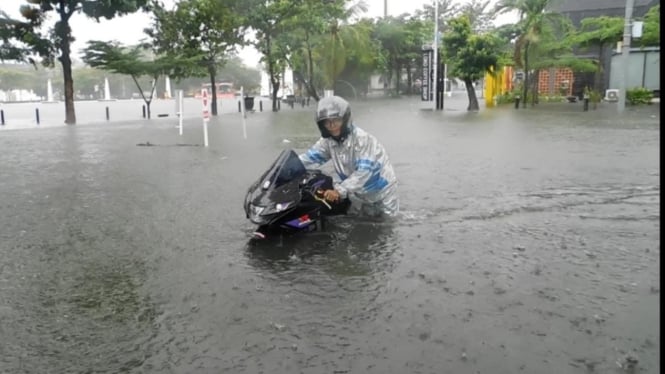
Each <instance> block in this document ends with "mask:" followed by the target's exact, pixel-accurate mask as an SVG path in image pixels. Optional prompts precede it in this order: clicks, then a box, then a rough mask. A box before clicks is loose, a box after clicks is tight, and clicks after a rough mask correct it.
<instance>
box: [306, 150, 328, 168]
mask: <svg viewBox="0 0 665 374" xmlns="http://www.w3.org/2000/svg"><path fill="white" fill-rule="evenodd" d="M306 155H307V158H309V159H310V161H311V162H315V163H317V164H323V163H324V162H326V161H328V160H326V159H325V158H324V157H323V155H322V154H321V153H320V152H318V151H315V150H312V149H310V150H308V151H307V153H306Z"/></svg>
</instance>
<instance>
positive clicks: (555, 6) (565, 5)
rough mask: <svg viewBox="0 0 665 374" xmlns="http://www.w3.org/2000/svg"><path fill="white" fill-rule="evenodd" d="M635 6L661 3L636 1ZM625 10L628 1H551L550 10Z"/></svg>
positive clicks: (566, 11)
mask: <svg viewBox="0 0 665 374" xmlns="http://www.w3.org/2000/svg"><path fill="white" fill-rule="evenodd" d="M634 1H635V4H634V5H633V6H635V7H639V6H648V5H650V4H652V3H653V4H657V3H660V1H654V0H634ZM617 8H620V9H625V8H626V0H551V2H550V9H552V10H553V11H557V12H561V13H568V12H579V11H583V10H602V9H617Z"/></svg>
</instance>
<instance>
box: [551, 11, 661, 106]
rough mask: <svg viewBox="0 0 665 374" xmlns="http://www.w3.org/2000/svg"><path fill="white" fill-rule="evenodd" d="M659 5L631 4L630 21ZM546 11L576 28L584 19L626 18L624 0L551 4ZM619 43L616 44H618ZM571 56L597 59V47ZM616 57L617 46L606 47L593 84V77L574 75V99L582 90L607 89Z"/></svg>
mask: <svg viewBox="0 0 665 374" xmlns="http://www.w3.org/2000/svg"><path fill="white" fill-rule="evenodd" d="M656 5H660V0H634V5H633V19H636V18H638V19H639V18H642V17H644V15H645V14H646V13H647V12H648V11H649V9H651V8H652V7H654V6H656ZM549 9H550V10H551V11H553V12H557V13H561V14H564V15H566V16H568V18H570V20H571V21H572V22H573V25H575V27H576V28H579V27H580V24H581V22H582V20H583V19H585V18H592V17H600V16H609V17H621V18H624V17H625V14H626V0H551V2H550V5H549ZM617 41H619V40H617ZM574 53H575V54H576V55H577V56H579V57H581V58H592V59H597V58H598V55H599V50H598V47H590V48H585V49H581V50H576V51H574ZM614 53H616V44H615V45H609V46H605V49H604V51H603V57H602V66H603V68H602V71H603V74H602V78H601V82H598V84H596V82H595V74H593V73H576V74H575V78H574V84H573V85H574V86H573V95H575V96H580V94H581V92H582V90H583V89H584V87H585V86H589V87H597V88H598V89H600V91H601V92H604V91H605V89H607V88H609V87H608V86H609V81H610V76H609V71H610V68H611V60H612V55H613V54H614Z"/></svg>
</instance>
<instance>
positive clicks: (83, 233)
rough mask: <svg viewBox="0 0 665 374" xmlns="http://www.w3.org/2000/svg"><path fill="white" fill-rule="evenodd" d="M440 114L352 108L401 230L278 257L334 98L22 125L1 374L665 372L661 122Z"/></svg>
mask: <svg viewBox="0 0 665 374" xmlns="http://www.w3.org/2000/svg"><path fill="white" fill-rule="evenodd" d="M419 105H420V103H419V102H418V101H416V100H411V99H404V100H369V101H364V102H359V103H353V109H354V118H355V122H356V124H357V125H359V126H360V127H363V128H364V129H366V130H368V131H369V132H371V133H373V134H374V135H376V136H377V138H379V139H380V140H381V141H382V142H383V143H384V145H385V147H386V148H387V150H388V152H389V154H390V157H391V160H392V162H393V164H394V168H395V172H396V174H397V176H398V179H399V194H400V199H401V201H400V209H401V212H400V215H399V216H398V217H397V219H396V220H394V221H391V222H372V221H363V220H361V219H358V218H350V217H336V219H334V220H332V221H331V222H330V224H329V225H328V227H327V229H326V231H325V232H320V233H312V234H311V235H304V236H300V237H297V238H285V239H283V240H281V241H272V242H267V243H260V244H258V245H253V244H250V242H249V239H248V234H249V233H250V232H251V231H253V228H254V227H253V225H252V224H251V223H250V222H249V221H248V220H246V218H245V215H244V212H243V209H242V202H243V199H244V194H245V192H246V190H247V188H248V187H249V185H250V184H251V183H252V182H253V181H254V180H255V179H256V178H257V177H259V176H260V175H261V173H262V172H263V171H264V170H265V169H266V168H267V167H268V166H269V165H270V164H271V163H272V161H273V160H274V159H275V158H276V157H277V155H278V154H279V152H280V151H281V150H282V149H284V148H294V149H296V150H297V151H299V152H300V151H304V150H305V149H306V147H308V146H309V145H310V144H311V143H313V142H314V141H315V140H316V139H317V137H318V134H317V131H316V128H315V126H314V124H313V121H312V118H313V113H312V112H313V108H304V109H302V108H301V109H298V108H296V109H293V110H291V109H289V110H282V111H281V112H279V113H277V114H275V113H270V112H259V113H253V114H250V115H248V118H247V120H246V133H247V138H246V139H245V138H244V137H243V127H242V122H241V120H240V118H239V116H237V115H233V114H226V115H221V116H219V117H218V118H215V119H213V120H212V121H211V122H210V124H209V138H210V146H209V147H207V148H205V147H202V146H201V144H203V135H202V125H201V123H200V121H199V120H197V119H187V120H186V121H185V127H184V134H183V135H182V136H180V135H179V134H178V129H177V128H176V126H175V125H176V124H177V121H176V120H175V119H173V118H170V119H168V118H167V119H164V118H162V119H155V120H151V121H126V122H109V123H97V124H83V125H77V126H54V127H49V128H39V129H37V128H25V129H15V130H11V129H10V130H7V129H6V130H4V131H0V160H1V164H0V170H1V172H0V243H1V244H0V254H1V255H0V321H1V323H0V336H2V339H0V372H2V373H65V372H66V373H119V372H127V373H520V372H523V373H591V372H597V373H624V372H633V373H659V372H660V356H659V352H660V303H659V299H660V267H659V263H660V241H659V237H660V163H659V148H660V141H659V137H660V115H659V112H658V110H657V109H656V110H653V109H648V108H647V109H645V110H643V111H628V112H627V113H625V114H624V115H622V116H617V115H616V114H615V113H614V112H612V111H608V110H604V111H603V110H599V111H597V112H593V111H592V112H588V113H582V112H581V111H579V110H578V109H579V108H580V107H575V110H557V111H547V110H519V111H514V110H511V109H509V108H508V109H507V108H501V109H494V110H483V111H482V112H481V113H477V114H468V113H466V112H465V111H463V110H454V108H453V109H451V110H448V111H445V112H444V113H438V112H437V113H434V112H423V111H421V110H419V109H418V108H419ZM147 142H149V143H150V144H152V145H154V146H137V144H139V143H143V144H145V143H147Z"/></svg>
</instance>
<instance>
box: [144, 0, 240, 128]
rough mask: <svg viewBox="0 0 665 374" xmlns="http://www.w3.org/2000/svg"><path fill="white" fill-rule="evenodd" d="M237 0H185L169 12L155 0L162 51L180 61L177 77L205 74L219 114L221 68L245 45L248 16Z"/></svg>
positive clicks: (152, 31)
mask: <svg viewBox="0 0 665 374" xmlns="http://www.w3.org/2000/svg"><path fill="white" fill-rule="evenodd" d="M238 4H239V3H238V2H237V1H235V0H182V1H180V2H178V3H177V4H176V8H175V10H172V11H169V10H166V9H165V8H164V6H163V5H162V4H160V3H157V2H154V3H153V9H154V15H155V17H154V23H153V27H151V28H149V29H146V30H145V32H146V33H147V34H148V35H149V36H150V37H152V39H153V45H154V48H155V51H156V52H157V53H158V54H163V55H166V56H169V58H172V59H174V60H178V61H180V62H181V64H182V65H180V66H179V67H177V68H176V69H174V71H173V75H174V77H175V78H184V77H188V76H205V75H207V76H208V77H209V78H210V85H211V87H212V100H211V106H212V109H211V113H212V115H214V116H216V115H217V92H216V90H217V87H216V86H217V85H216V84H215V83H216V81H217V70H218V68H219V67H220V66H223V65H224V63H225V61H226V60H227V59H228V57H229V54H230V53H231V52H233V51H235V49H236V46H238V45H242V44H244V36H243V35H244V27H243V26H242V25H243V24H244V17H243V16H242V14H241V12H240V9H239V8H238Z"/></svg>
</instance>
